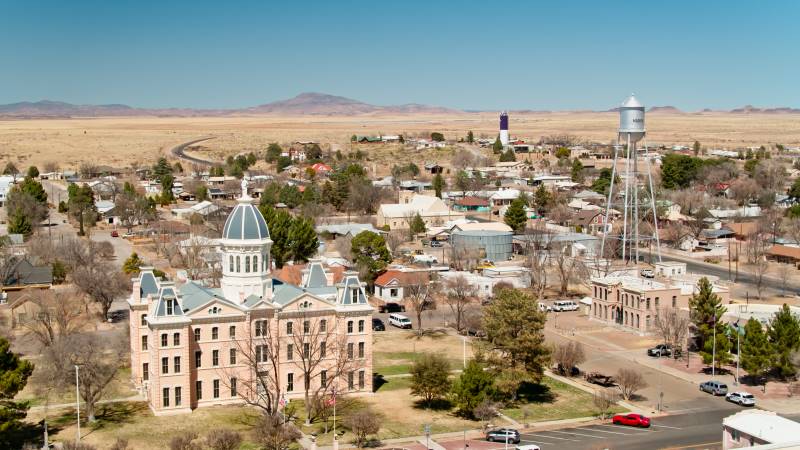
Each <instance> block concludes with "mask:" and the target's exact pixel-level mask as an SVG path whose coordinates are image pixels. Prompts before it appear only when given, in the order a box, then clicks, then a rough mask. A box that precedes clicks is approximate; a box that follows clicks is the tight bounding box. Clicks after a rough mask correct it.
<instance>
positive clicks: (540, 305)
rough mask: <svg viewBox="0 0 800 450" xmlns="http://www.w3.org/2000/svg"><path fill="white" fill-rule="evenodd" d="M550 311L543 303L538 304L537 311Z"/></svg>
mask: <svg viewBox="0 0 800 450" xmlns="http://www.w3.org/2000/svg"><path fill="white" fill-rule="evenodd" d="M552 310H553V308H551V307H550V306H549V305H547V304H545V303H542V302H539V311H541V312H544V313H546V312H550V311H552Z"/></svg>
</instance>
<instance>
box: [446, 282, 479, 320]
mask: <svg viewBox="0 0 800 450" xmlns="http://www.w3.org/2000/svg"><path fill="white" fill-rule="evenodd" d="M444 288H445V291H446V292H447V295H446V296H445V298H444V301H445V303H447V305H448V306H450V311H452V313H453V315H454V316H455V317H456V330H457V331H461V327H462V325H463V322H464V320H463V319H464V309H465V308H466V307H467V306H468V305H469V304H470V303H472V302H473V301H475V299H476V298H477V297H478V287H477V286H476V285H474V284H472V283H470V282H469V280H467V278H466V277H465V276H463V275H458V276H456V277H452V278H448V279H447V280H446V281H445V282H444Z"/></svg>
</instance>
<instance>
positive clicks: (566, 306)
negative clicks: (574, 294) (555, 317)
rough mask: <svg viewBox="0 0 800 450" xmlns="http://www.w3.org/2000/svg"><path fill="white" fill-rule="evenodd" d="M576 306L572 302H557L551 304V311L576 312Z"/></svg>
mask: <svg viewBox="0 0 800 450" xmlns="http://www.w3.org/2000/svg"><path fill="white" fill-rule="evenodd" d="M577 310H578V304H577V303H575V302H573V301H572V300H559V301H557V302H553V311H561V312H563V311H577Z"/></svg>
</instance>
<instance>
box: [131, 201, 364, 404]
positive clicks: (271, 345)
mask: <svg viewBox="0 0 800 450" xmlns="http://www.w3.org/2000/svg"><path fill="white" fill-rule="evenodd" d="M244 187H246V186H244ZM250 200H251V199H250V197H248V196H247V194H246V190H243V195H242V197H241V198H240V199H239V203H238V205H237V206H236V208H234V210H233V211H232V212H231V214H230V215H229V216H228V219H227V221H226V223H225V227H224V229H223V236H222V239H221V240H220V247H221V248H220V251H221V254H222V261H223V274H222V280H221V287H220V288H209V287H206V286H203V285H202V284H200V283H197V282H194V281H188V282H186V283H184V284H183V285H180V286H178V285H176V284H174V283H173V282H168V281H161V280H159V279H158V278H156V277H155V276H154V275H153V270H152V268H142V271H141V273H140V275H139V277H138V278H136V279H134V280H133V290H132V293H131V296H130V298H129V300H128V304H129V308H130V345H131V377H132V381H133V383H134V384H135V385H136V386H137V387H138V388H139V389H140V390H141V391H142V392H143V393H144V395H145V396H146V398H147V401H148V403H149V406H150V408H151V409H152V410H153V412H154V413H155V414H156V415H163V414H175V413H187V412H190V411H192V410H193V409H195V408H200V407H205V406H212V405H220V404H241V403H253V402H257V403H270V404H273V405H277V404H278V402H280V400H281V399H283V398H288V399H291V398H297V397H300V398H302V397H303V396H304V395H305V390H306V389H308V390H309V393H310V394H313V395H316V396H325V395H330V393H331V392H332V391H333V390H334V389H335V390H336V392H340V393H353V394H358V393H371V392H372V326H371V322H372V321H371V317H372V312H373V309H372V307H371V306H370V305H369V304H368V303H367V297H366V294H365V292H364V287H363V284H362V283H361V282H360V281H359V280H358V277H357V274H355V273H352V272H345V273H344V274H341V276H340V277H337V278H340V279H339V281H338V282H334V275H333V274H332V273H329V272H327V271H326V270H325V269H324V267H323V266H322V264H321V263H320V262H319V261H311V262H309V264H308V265H307V266H306V267H305V268H304V269H303V270H302V274H301V279H300V282H299V284H296V285H295V284H290V283H286V282H282V281H280V280H278V279H275V278H273V276H272V268H271V258H270V247H271V245H272V241H271V240H270V238H269V230H268V229H267V225H266V222H265V220H264V218H263V217H262V215H261V213H260V212H259V211H258V209H257V208H255V207H254V206H253V205H251V204H250Z"/></svg>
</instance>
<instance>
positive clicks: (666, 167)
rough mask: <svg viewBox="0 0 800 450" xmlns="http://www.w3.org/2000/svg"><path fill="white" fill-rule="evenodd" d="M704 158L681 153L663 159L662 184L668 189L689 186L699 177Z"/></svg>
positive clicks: (668, 155) (671, 154)
mask: <svg viewBox="0 0 800 450" xmlns="http://www.w3.org/2000/svg"><path fill="white" fill-rule="evenodd" d="M702 165H703V160H701V159H700V158H693V157H691V156H687V155H681V154H679V153H669V154H667V155H664V157H663V158H662V159H661V184H662V186H664V187H665V188H666V189H679V188H687V187H689V185H690V184H691V183H692V181H694V180H695V179H696V178H697V175H698V172H699V170H700V167H702Z"/></svg>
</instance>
